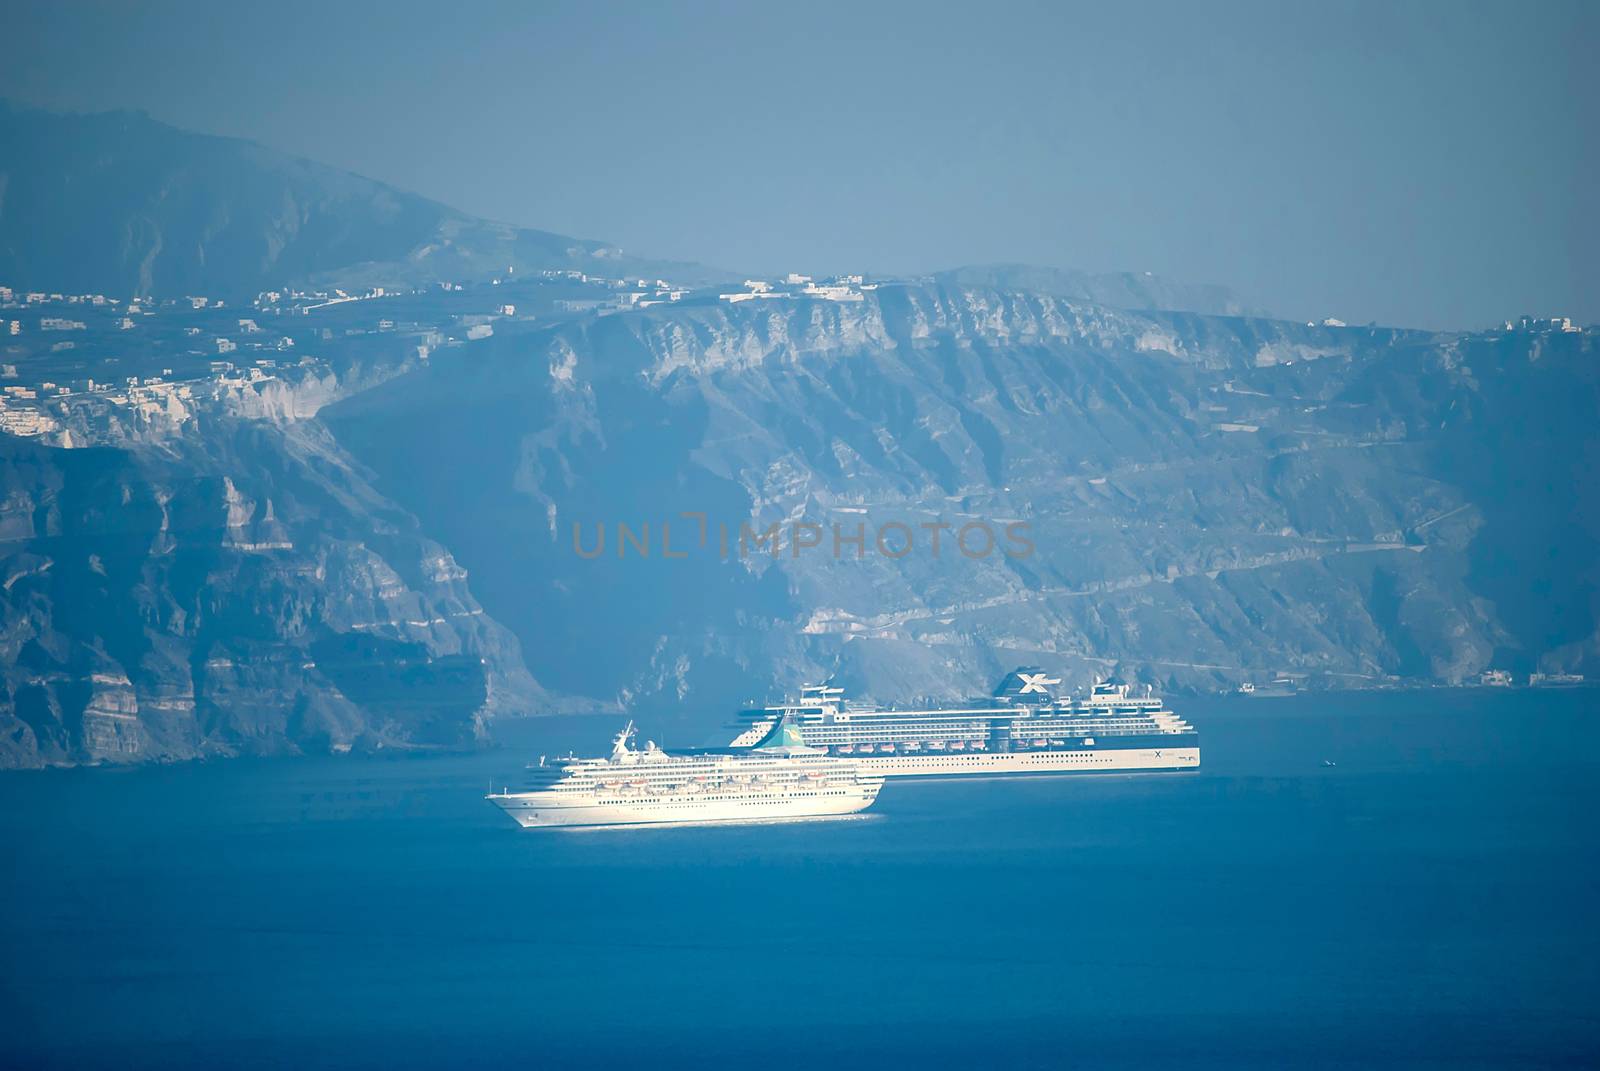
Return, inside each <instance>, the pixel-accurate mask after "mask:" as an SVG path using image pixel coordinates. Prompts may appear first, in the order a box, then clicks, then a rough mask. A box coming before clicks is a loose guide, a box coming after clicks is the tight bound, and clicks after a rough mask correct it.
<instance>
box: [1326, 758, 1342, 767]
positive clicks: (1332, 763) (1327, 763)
mask: <svg viewBox="0 0 1600 1071" xmlns="http://www.w3.org/2000/svg"><path fill="white" fill-rule="evenodd" d="M1322 765H1324V766H1337V765H1339V764H1338V763H1337V762H1334V761H1333V760H1332V759H1323V760H1322Z"/></svg>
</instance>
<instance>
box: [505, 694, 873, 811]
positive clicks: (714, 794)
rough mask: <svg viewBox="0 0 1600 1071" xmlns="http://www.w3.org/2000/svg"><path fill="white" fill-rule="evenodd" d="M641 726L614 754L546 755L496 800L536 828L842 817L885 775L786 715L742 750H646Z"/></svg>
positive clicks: (864, 802) (865, 800) (859, 807)
mask: <svg viewBox="0 0 1600 1071" xmlns="http://www.w3.org/2000/svg"><path fill="white" fill-rule="evenodd" d="M633 735H634V728H633V722H631V721H630V722H629V723H628V725H627V728H625V729H623V730H622V732H620V733H618V734H617V736H616V739H615V741H614V742H613V744H612V748H611V755H610V756H609V757H608V758H603V759H577V758H569V759H562V760H558V761H557V762H556V763H554V764H549V765H547V764H545V763H543V762H540V763H539V764H538V765H533V766H529V767H528V783H527V784H526V786H525V787H524V788H523V789H521V790H520V791H517V792H510V791H502V792H497V793H496V792H491V793H490V794H489V797H488V799H489V801H490V802H492V803H493V804H495V805H496V806H497V807H500V808H502V809H504V810H505V812H506V813H507V814H509V815H510V816H511V817H512V818H514V819H515V820H516V821H517V822H518V824H520V825H522V826H525V827H529V828H533V827H545V828H562V827H573V826H638V825H677V824H691V823H693V824H699V823H718V822H751V821H790V820H795V819H801V818H833V817H840V816H842V815H847V814H854V813H856V812H857V811H863V810H865V809H866V808H868V807H870V806H871V805H872V802H873V800H875V799H877V798H878V790H879V789H880V788H882V787H883V778H882V777H880V776H877V775H873V774H867V773H864V772H863V771H861V770H860V769H859V768H858V767H857V766H856V764H855V763H852V762H847V761H845V760H843V759H837V758H831V757H829V756H828V754H827V752H826V751H824V750H823V749H821V748H814V747H808V746H806V744H805V743H804V741H803V740H802V739H801V737H800V734H799V732H798V730H797V729H796V728H795V727H794V726H792V725H787V724H785V723H783V721H782V719H781V718H780V719H778V720H777V721H776V722H775V723H774V725H773V726H769V727H768V731H766V732H764V733H762V737H763V739H762V741H760V746H758V747H755V748H752V749H749V750H745V751H742V752H739V753H731V752H697V753H689V754H681V755H678V754H668V753H667V752H665V751H662V750H661V749H660V748H658V747H656V745H655V742H654V741H651V742H650V743H649V744H648V745H647V746H646V747H645V749H644V750H643V751H639V750H636V749H635V748H633V747H632V746H631V741H632V740H633Z"/></svg>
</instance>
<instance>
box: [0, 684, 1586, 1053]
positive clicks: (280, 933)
mask: <svg viewBox="0 0 1600 1071" xmlns="http://www.w3.org/2000/svg"><path fill="white" fill-rule="evenodd" d="M1596 694H1597V693H1595V692H1594V691H1591V690H1577V691H1570V692H1513V693H1490V692H1447V691H1428V692H1412V693H1403V694H1390V695H1350V696H1328V697H1324V696H1315V697H1302V698H1298V699H1294V700H1266V699H1263V700H1243V699H1230V700H1212V701H1186V702H1182V703H1180V704H1178V709H1179V712H1180V713H1182V714H1184V715H1185V716H1186V717H1189V718H1190V719H1191V720H1192V721H1194V722H1195V723H1196V724H1197V725H1198V727H1199V728H1200V731H1201V734H1202V736H1201V739H1202V747H1203V754H1204V762H1205V766H1204V769H1202V770H1201V771H1200V772H1199V773H1197V774H1185V775H1142V776H1103V777H1082V776H1080V777H1067V778H1038V779H1020V780H1006V781H973V782H940V783H930V784H905V783H891V784H890V785H889V786H888V787H887V788H886V789H885V791H884V793H883V796H882V799H881V801H880V803H879V805H878V807H877V808H876V809H875V813H874V815H873V816H872V817H871V818H869V819H867V820H862V821H851V822H837V823H808V824H796V825H773V826H746V827H732V828H716V829H676V830H661V831H626V832H588V833H548V832H546V833H530V832H526V831H522V830H519V829H517V828H515V827H514V826H513V825H512V824H511V823H510V822H509V821H507V820H506V819H505V818H504V816H503V815H501V814H500V813H499V812H497V811H496V810H494V809H493V808H491V807H490V806H488V805H487V804H486V803H484V802H483V801H482V799H481V796H482V794H483V792H484V790H485V788H486V787H487V785H488V784H490V783H491V782H492V783H495V784H499V783H501V782H508V781H509V782H511V783H514V782H515V777H516V771H517V769H518V767H519V765H520V763H521V762H523V761H525V760H526V759H527V758H528V757H530V755H532V756H533V757H536V756H537V753H538V752H540V751H547V752H551V753H554V752H557V751H561V750H564V749H565V747H567V746H569V745H570V746H573V747H575V748H577V749H578V750H579V751H580V752H581V753H598V752H599V751H600V750H602V749H603V747H604V745H605V742H606V739H607V737H608V734H609V733H610V732H611V731H613V730H614V728H615V727H614V726H613V725H612V723H611V721H610V720H606V719H548V720H539V721H535V722H531V723H527V724H520V725H514V726H502V727H501V732H502V734H503V736H504V738H505V739H507V740H508V742H509V746H508V747H507V748H505V749H503V750H499V751H494V752H486V753H480V754H473V755H465V756H442V757H427V758H415V757H413V758H354V757H352V758H341V759H310V760H301V761H293V762H289V761H234V762H216V763H209V764H189V765H180V766H172V767H165V768H152V769H137V770H105V769H100V770H75V771H49V772H45V773H38V774H15V775H12V776H10V777H8V778H5V779H3V780H0V823H3V825H4V833H3V835H4V843H5V844H6V845H7V846H8V860H7V866H6V867H5V868H4V870H3V872H0V946H3V947H4V948H5V949H6V950H7V951H6V955H5V957H4V960H3V966H0V1007H3V1009H4V1010H3V1012H0V1063H4V1064H39V1063H45V1062H50V1061H54V1062H55V1063H56V1064H57V1065H59V1066H109V1065H113V1064H114V1065H116V1066H118V1067H129V1066H133V1067H142V1066H217V1065H223V1064H227V1065H233V1066H253V1065H266V1064H271V1063H278V1062H282V1061H284V1060H289V1059H292V1060H294V1061H296V1062H297V1063H299V1064H301V1065H302V1066H313V1067H319V1066H351V1065H361V1066H377V1065H384V1066H388V1067H405V1066H414V1065H422V1064H436V1063H444V1062H448V1063H451V1064H457V1065H466V1066H484V1067H545V1066H558V1065H560V1064H563V1063H570V1064H573V1065H575V1066H584V1067H609V1066H640V1065H643V1064H644V1063H645V1062H646V1061H649V1062H651V1063H653V1064H655V1065H656V1066H683V1065H688V1064H699V1063H711V1062H713V1061H712V1059H711V1054H712V1052H713V1050H715V1052H716V1053H717V1056H716V1059H715V1061H714V1062H715V1063H717V1064H719V1065H725V1066H744V1065H748V1066H761V1067H764V1068H766V1067H790V1066H794V1067H815V1066H825V1067H841V1066H848V1067H855V1066H861V1067H894V1066H900V1065H903V1064H906V1063H910V1062H913V1061H918V1062H923V1063H926V1064H929V1065H934V1064H940V1065H946V1066H969V1065H971V1064H972V1063H974V1062H976V1061H982V1062H985V1063H990V1064H995V1065H1006V1064H1021V1065H1024V1066H1028V1065H1037V1066H1060V1065H1063V1064H1067V1063H1075V1062H1079V1063H1083V1064H1087V1065H1092V1066H1105V1065H1115V1066H1127V1067H1138V1066H1153V1065H1168V1064H1171V1063H1173V1062H1178V1061H1181V1062H1182V1063H1184V1064H1186V1065H1191V1066H1193V1065H1199V1066H1213V1067H1238V1066H1247V1065H1254V1066H1263V1067H1267V1066H1270V1067H1281V1066H1290V1065H1318V1064H1321V1065H1341V1064H1342V1065H1347V1066H1372V1065H1406V1066H1415V1065H1418V1064H1423V1065H1427V1064H1435V1065H1438V1066H1463V1065H1473V1064H1481V1065H1491V1064H1494V1065H1503V1064H1506V1063H1515V1064H1519V1065H1523V1066H1529V1065H1533V1066H1541V1065H1542V1066H1561V1065H1584V1064H1588V1065H1593V1064H1594V1063H1595V1061H1596V1059H1597V1058H1600V1024H1597V1021H1596V1012H1595V1009H1596V1007H1597V1000H1596V998H1597V996H1600V927H1597V926H1596V925H1595V923H1594V919H1593V910H1594V904H1595V902H1596V893H1597V892H1600V861H1597V858H1596V853H1595V850H1594V846H1595V837H1594V831H1593V825H1592V822H1593V818H1592V816H1593V815H1594V814H1595V812H1596V809H1597V805H1600V787H1597V778H1596V774H1597V773H1600V770H1597V766H1600V760H1597V757H1596V752H1595V749H1594V748H1593V747H1592V746H1591V745H1590V744H1588V743H1587V740H1588V733H1589V731H1590V729H1591V724H1590V723H1591V722H1592V719H1593V715H1594V713H1595V707H1596ZM642 722H643V724H642V728H643V732H644V735H655V736H657V738H658V739H661V738H664V741H665V742H666V743H667V744H668V745H669V746H670V745H672V744H685V743H699V742H701V741H700V740H699V739H698V735H699V734H698V733H696V734H690V733H689V732H688V730H686V729H683V728H681V727H679V726H675V725H671V724H667V725H665V726H664V725H663V724H662V723H661V722H659V721H658V722H651V721H650V720H649V719H648V718H646V719H642ZM698 728H700V729H704V728H705V726H703V725H702V726H699V727H698ZM691 735H692V736H694V737H695V738H693V739H691ZM1325 761H1332V762H1334V763H1336V765H1335V766H1332V767H1329V766H1325V765H1324V762H1325ZM69 996H70V999H65V998H67V997H69ZM757 1061H759V1063H757Z"/></svg>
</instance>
